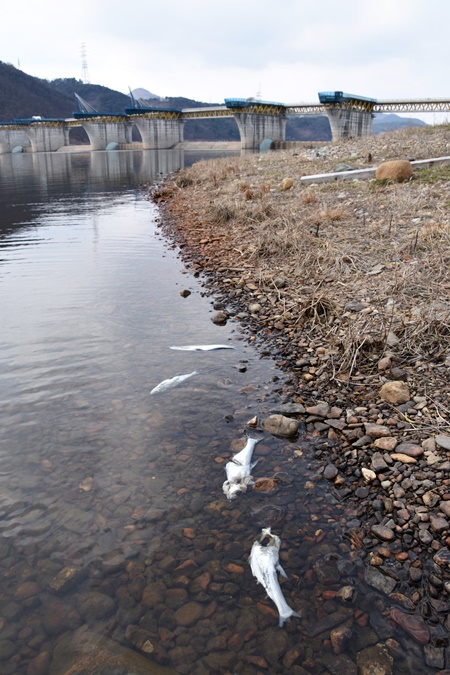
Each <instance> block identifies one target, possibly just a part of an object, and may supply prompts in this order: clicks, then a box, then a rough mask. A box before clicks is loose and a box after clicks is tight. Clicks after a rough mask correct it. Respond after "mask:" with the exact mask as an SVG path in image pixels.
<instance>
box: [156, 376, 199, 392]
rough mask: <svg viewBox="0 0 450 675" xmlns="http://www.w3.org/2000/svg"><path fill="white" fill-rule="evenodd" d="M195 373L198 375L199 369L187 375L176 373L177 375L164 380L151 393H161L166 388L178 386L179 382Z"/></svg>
mask: <svg viewBox="0 0 450 675" xmlns="http://www.w3.org/2000/svg"><path fill="white" fill-rule="evenodd" d="M193 375H198V371H197V370H194V371H193V372H192V373H187V374H186V375H175V377H170V378H169V379H168V380H163V381H162V382H160V383H159V384H157V385H156V387H155V388H154V389H152V390H151V392H150V394H160V393H161V392H163V391H166V389H171V388H172V387H176V386H177V384H180V383H181V382H184V380H187V379H188V378H189V377H192V376H193Z"/></svg>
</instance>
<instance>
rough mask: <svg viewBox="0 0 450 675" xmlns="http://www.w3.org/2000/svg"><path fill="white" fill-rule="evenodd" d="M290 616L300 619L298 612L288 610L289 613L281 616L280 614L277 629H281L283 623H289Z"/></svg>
mask: <svg viewBox="0 0 450 675" xmlns="http://www.w3.org/2000/svg"><path fill="white" fill-rule="evenodd" d="M291 616H295V617H297V619H301V618H302V617H301V615H300V614H299V613H298V612H296V611H295V610H294V609H290V610H289V612H285V613H284V614H283V615H281V614H280V618H279V620H278V625H279V627H280V628H283V625H284V623H285V621H289V619H290V618H291Z"/></svg>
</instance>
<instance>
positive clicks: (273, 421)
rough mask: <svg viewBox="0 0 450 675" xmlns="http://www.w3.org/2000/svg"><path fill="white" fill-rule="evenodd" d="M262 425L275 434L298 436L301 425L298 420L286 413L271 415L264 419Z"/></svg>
mask: <svg viewBox="0 0 450 675" xmlns="http://www.w3.org/2000/svg"><path fill="white" fill-rule="evenodd" d="M261 426H262V427H263V429H265V430H266V431H268V432H269V433H270V434H273V435H275V436H288V437H292V436H296V435H297V433H298V428H299V426H300V424H299V422H297V420H293V419H291V418H290V417H285V416H284V415H269V417H266V419H265V420H263V421H262V423H261Z"/></svg>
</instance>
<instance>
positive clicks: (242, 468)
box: [223, 436, 262, 500]
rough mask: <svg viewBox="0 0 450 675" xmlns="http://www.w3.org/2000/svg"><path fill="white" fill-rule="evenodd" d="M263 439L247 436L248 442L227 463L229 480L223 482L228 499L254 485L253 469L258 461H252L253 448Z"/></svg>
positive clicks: (226, 468)
mask: <svg viewBox="0 0 450 675" xmlns="http://www.w3.org/2000/svg"><path fill="white" fill-rule="evenodd" d="M261 440H262V436H261V438H254V437H251V436H247V443H246V445H245V447H243V448H242V450H240V451H239V452H238V453H237V454H236V455H233V457H232V459H231V460H230V461H229V462H227V464H226V465H225V471H226V472H227V480H226V481H225V482H224V484H223V491H224V492H225V494H226V496H227V497H228V499H230V500H231V499H234V498H235V497H236V496H237V495H238V494H239V492H246V491H247V487H248V486H249V485H252V483H253V476H252V475H251V473H252V469H253V467H254V466H255V464H256V463H257V461H258V460H256V462H252V456H253V450H254V448H255V445H256V444H257V443H259V441H261Z"/></svg>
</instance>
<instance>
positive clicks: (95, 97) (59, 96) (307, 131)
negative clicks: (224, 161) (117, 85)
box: [0, 61, 425, 141]
mask: <svg viewBox="0 0 450 675" xmlns="http://www.w3.org/2000/svg"><path fill="white" fill-rule="evenodd" d="M0 92H1V95H0V121H4V122H7V121H11V120H13V119H14V118H18V117H31V116H33V115H41V116H42V117H62V118H64V117H71V116H72V115H73V113H74V111H76V110H78V103H77V101H76V99H75V96H74V94H75V93H76V94H78V95H79V96H81V98H82V99H84V100H85V101H87V102H88V103H90V104H91V105H92V106H93V107H94V108H95V109H96V110H98V111H99V112H111V113H123V112H124V109H125V108H126V107H129V106H130V105H131V99H130V97H129V96H127V95H126V94H122V93H121V92H119V91H115V90H114V89H108V87H103V86H101V85H99V84H84V83H83V82H82V81H81V80H76V79H75V78H59V79H56V80H50V81H49V80H42V79H39V78H37V77H32V76H31V75H27V74H26V73H24V72H23V71H21V70H19V69H18V68H15V67H14V66H13V65H11V64H10V63H3V62H2V61H0ZM136 92H137V93H138V94H140V95H139V96H138V98H143V94H144V95H145V97H153V96H155V95H154V94H151V92H149V91H147V90H146V89H143V88H140V89H135V90H134V95H136ZM151 105H152V107H155V108H175V109H181V108H198V107H206V106H210V105H223V102H220V103H204V102H201V101H194V100H193V99H189V98H185V97H168V98H165V99H160V98H151ZM423 125H425V122H422V120H418V119H411V118H404V117H399V116H398V115H389V114H379V115H375V117H374V120H373V133H374V134H376V133H380V132H382V131H392V130H394V129H398V128H400V127H405V126H423ZM184 137H185V139H186V140H187V141H239V131H238V128H237V126H236V123H235V121H234V120H233V119H231V118H217V119H193V120H188V121H187V122H185V127H184ZM286 140H288V141H329V140H331V130H330V125H329V122H328V118H327V116H326V115H304V116H302V117H297V116H289V118H288V121H287V124H286Z"/></svg>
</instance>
